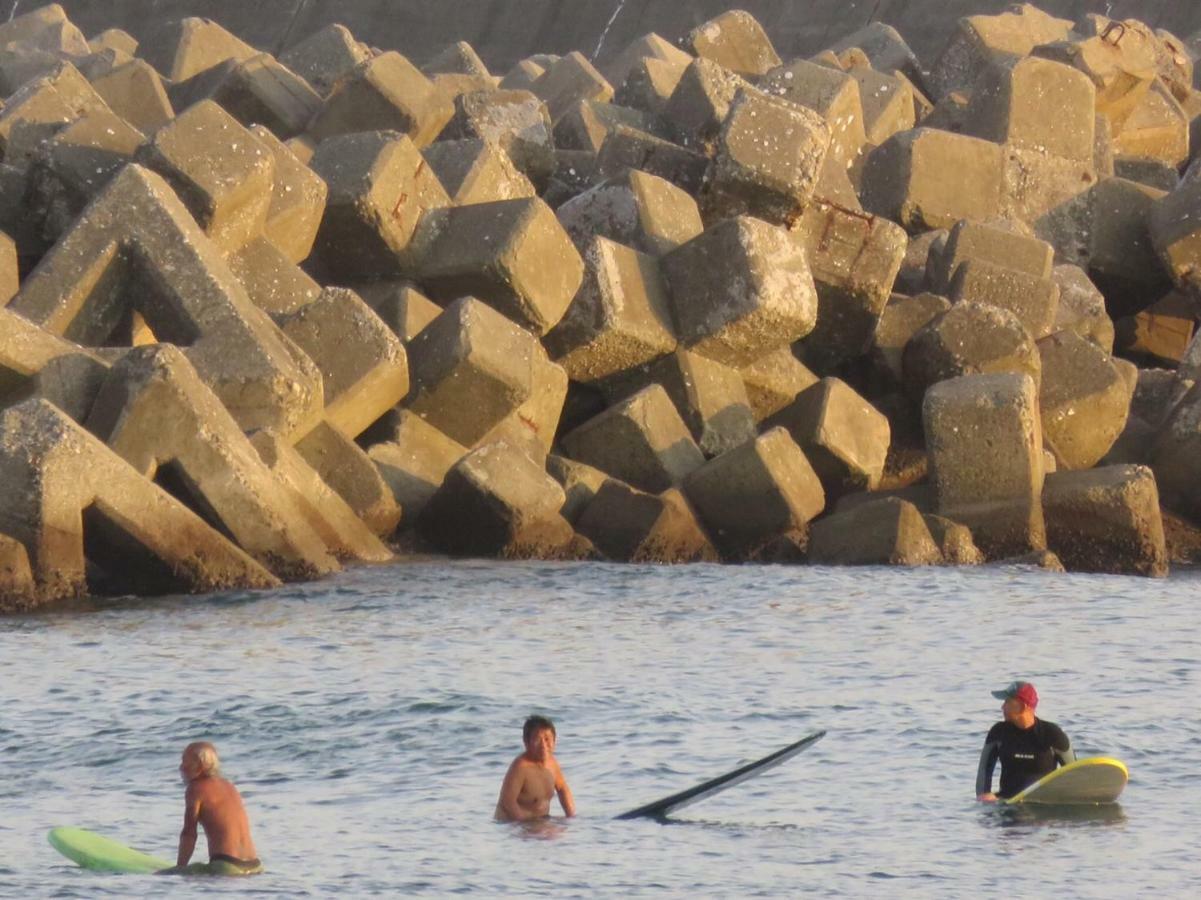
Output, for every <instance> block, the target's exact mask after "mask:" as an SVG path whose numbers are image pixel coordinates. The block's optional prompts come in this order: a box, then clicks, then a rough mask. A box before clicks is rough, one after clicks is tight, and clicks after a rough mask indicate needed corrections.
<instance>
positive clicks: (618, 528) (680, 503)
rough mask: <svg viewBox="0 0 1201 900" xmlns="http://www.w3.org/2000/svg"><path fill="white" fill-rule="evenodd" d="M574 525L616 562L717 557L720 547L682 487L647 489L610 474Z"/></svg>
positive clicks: (687, 560)
mask: <svg viewBox="0 0 1201 900" xmlns="http://www.w3.org/2000/svg"><path fill="white" fill-rule="evenodd" d="M575 527H576V530H577V531H579V533H580V534H582V535H583V536H584V537H586V538H588V540H590V541H591V542H592V544H593V546H594V547H596V549H597V550H599V551H600V552H601V553H603V554H604V555H605V556H606V557H608V558H609V559H611V560H613V561H615V562H635V563H684V562H716V561H717V551H716V550H715V549H714V547H713V545H712V544H711V543H710V542H709V539H708V538H707V537H706V536H705V533H704V531H702V530H701V527H700V525H699V524H698V523H697V520H696V516H695V515H694V514H693V512H692V510H691V509H690V508H689V506H688V503H687V501H686V500H685V499H684V495H683V494H681V493H680V492H679V491H678V490H675V489H672V490H668V491H664V492H663V493H662V494H648V493H646V492H644V491H640V490H638V489H636V488H632V487H630V486H629V485H627V484H622V483H621V482H620V481H618V480H616V479H614V478H609V479H606V480H605V483H604V484H603V485H602V486H601V488H600V489H599V490H598V491H597V492H596V495H595V496H594V497H593V498H592V500H591V501H590V502H589V503H588V505H587V506H585V507H584V509H583V510H582V511H581V512H580V514H579V517H578V518H577V520H576V522H575Z"/></svg>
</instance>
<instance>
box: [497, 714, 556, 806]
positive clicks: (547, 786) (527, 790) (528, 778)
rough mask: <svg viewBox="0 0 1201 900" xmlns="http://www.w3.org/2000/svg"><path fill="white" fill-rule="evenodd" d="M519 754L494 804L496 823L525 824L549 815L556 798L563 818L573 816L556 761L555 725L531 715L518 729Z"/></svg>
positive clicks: (546, 719)
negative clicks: (520, 747)
mask: <svg viewBox="0 0 1201 900" xmlns="http://www.w3.org/2000/svg"><path fill="white" fill-rule="evenodd" d="M521 737H522V740H523V741H524V742H525V753H522V754H521V755H520V756H518V757H517V758H516V759H514V760H513V762H512V763H511V764H510V765H509V771H508V772H506V773H505V780H504V781H503V782H502V783H501V786H500V797H499V798H498V799H497V801H496V813H495V815H496V820H497V821H498V822H526V821H529V820H531V819H541V818H544V817H546V816H548V815H550V799H551V797H553V796H554V795H555V794H558V795H559V805H560V806H562V807H563V814H564V815H566V816H574V815H575V799H574V798H573V797H572V796H571V788H569V787H568V786H567V780H566V779H565V778H564V777H563V770H562V769H560V768H559V763H558V762H557V761H556V760H555V756H554V753H555V726H554V723H553V722H551V720H550V719H548V718H546V717H545V716H530V717H529V718H528V719H526V720H525V725H524V726H523V727H522V729H521Z"/></svg>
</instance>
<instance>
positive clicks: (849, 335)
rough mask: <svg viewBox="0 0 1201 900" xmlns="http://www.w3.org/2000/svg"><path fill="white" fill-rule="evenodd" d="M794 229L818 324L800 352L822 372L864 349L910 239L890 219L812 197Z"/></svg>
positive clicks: (882, 309)
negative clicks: (806, 263) (803, 255)
mask: <svg viewBox="0 0 1201 900" xmlns="http://www.w3.org/2000/svg"><path fill="white" fill-rule="evenodd" d="M794 232H795V233H796V235H797V236H798V237H799V239H800V240H801V242H802V244H803V245H804V247H805V252H806V254H807V256H808V259H809V268H810V270H811V271H812V273H813V282H814V284H815V286H816V288H817V325H816V327H815V328H814V329H813V331H812V332H810V334H809V335H808V336H807V337H806V338H805V340H804V341H803V342H802V343H801V345H800V354H801V358H802V359H803V360H804V361H805V362H806V364H808V365H809V366H810V367H811V368H812V369H813V370H814V371H816V372H818V373H819V374H821V373H824V372H829V371H832V370H833V369H835V368H837V367H838V366H840V365H841V364H843V363H845V362H849V361H850V360H852V359H856V358H858V357H860V356H862V355H863V354H864V353H866V352H867V350H868V348H869V346H870V344H871V339H872V335H873V334H874V333H875V331H876V324H877V323H878V322H879V321H880V315H881V314H882V313H883V312H884V306H885V304H887V303H888V298H889V296H890V295H891V293H892V288H893V284H894V283H895V282H896V277H897V273H898V272H899V271H900V269H901V264H902V262H904V259H905V249H906V247H907V246H908V243H909V241H908V238H907V237H906V235H905V230H904V229H903V228H901V227H900V226H899V225H897V224H895V223H893V222H889V221H888V220H886V219H882V218H879V217H878V216H873V215H869V214H867V213H861V212H857V211H855V210H853V209H845V208H843V207H840V206H835V205H833V204H829V203H811V204H810V205H809V206H808V207H807V208H806V209H805V212H804V213H803V214H802V215H801V217H800V219H799V220H798V221H797V222H796V224H795V226H794Z"/></svg>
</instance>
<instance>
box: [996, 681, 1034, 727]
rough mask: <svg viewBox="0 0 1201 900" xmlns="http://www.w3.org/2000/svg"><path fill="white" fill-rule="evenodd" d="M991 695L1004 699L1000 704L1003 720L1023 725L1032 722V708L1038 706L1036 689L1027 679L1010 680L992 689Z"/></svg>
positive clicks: (1025, 725)
mask: <svg viewBox="0 0 1201 900" xmlns="http://www.w3.org/2000/svg"><path fill="white" fill-rule="evenodd" d="M992 695H993V696H994V697H996V698H997V699H998V700H1003V701H1005V702H1004V703H1002V704H1001V712H1002V713H1003V714H1004V715H1005V721H1007V722H1012V723H1013V724H1015V725H1021V726H1023V727H1027V726H1028V725H1030V724H1032V723H1033V721H1034V708H1035V707H1036V706H1038V691H1036V690H1035V689H1034V685H1032V684H1031V683H1030V682H1029V681H1011V682H1010V683H1009V684H1008V685H1006V686H1005V687H1003V688H1002V689H1001V690H999V691H993V692H992Z"/></svg>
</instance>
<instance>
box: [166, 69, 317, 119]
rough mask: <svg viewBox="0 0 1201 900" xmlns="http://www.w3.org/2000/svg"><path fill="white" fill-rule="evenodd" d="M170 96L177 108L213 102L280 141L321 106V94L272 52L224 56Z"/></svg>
mask: <svg viewBox="0 0 1201 900" xmlns="http://www.w3.org/2000/svg"><path fill="white" fill-rule="evenodd" d="M171 99H172V102H173V103H174V104H175V106H176V107H177V108H178V109H186V108H187V107H189V106H191V105H192V104H194V103H198V102H199V101H201V100H205V99H207V100H212V101H214V102H215V103H218V104H220V105H221V107H222V108H223V109H224V110H225V111H226V112H228V113H229V114H230V115H231V116H233V117H234V118H235V119H237V120H238V121H239V122H241V123H242V124H243V125H245V126H246V127H247V128H249V127H250V126H251V125H262V126H263V127H265V128H267V129H268V130H269V131H270V132H271V133H272V134H274V135H275V136H276V137H277V138H279V139H280V140H281V141H286V140H288V139H289V138H292V137H295V136H296V135H298V134H301V133H302V132H303V131H304V130H305V129H306V128H307V127H308V124H309V122H310V121H312V119H313V117H314V116H316V115H317V114H318V113H319V112H320V111H321V109H322V99H321V95H320V94H318V93H317V92H316V91H315V90H313V88H312V87H311V86H310V85H309V83H308V82H307V81H305V80H304V79H303V78H302V77H300V76H299V75H297V74H296V73H295V72H293V71H292V70H291V69H289V68H288V67H287V66H285V65H283V64H282V63H279V62H277V61H276V59H275V57H273V56H271V55H270V54H268V53H260V54H259V55H257V56H252V57H250V58H249V59H243V60H232V59H231V60H226V61H225V62H223V63H221V64H220V65H218V66H214V67H213V68H211V69H209V70H207V71H205V72H201V73H200V74H199V75H196V76H194V77H192V78H190V79H188V80H187V81H186V82H183V83H182V84H178V85H176V86H174V87H173V88H172V91H171Z"/></svg>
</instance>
